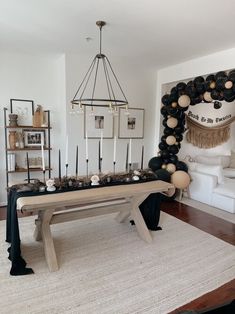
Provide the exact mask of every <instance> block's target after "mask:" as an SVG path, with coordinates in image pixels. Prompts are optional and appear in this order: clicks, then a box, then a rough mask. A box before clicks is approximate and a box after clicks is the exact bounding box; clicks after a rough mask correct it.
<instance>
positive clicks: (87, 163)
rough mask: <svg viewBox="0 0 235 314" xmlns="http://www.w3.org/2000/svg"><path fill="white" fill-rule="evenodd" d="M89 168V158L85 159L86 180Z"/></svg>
mask: <svg viewBox="0 0 235 314" xmlns="http://www.w3.org/2000/svg"><path fill="white" fill-rule="evenodd" d="M88 168H89V159H86V178H87V180H88V170H89V169H88Z"/></svg>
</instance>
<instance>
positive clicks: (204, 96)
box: [203, 92, 213, 102]
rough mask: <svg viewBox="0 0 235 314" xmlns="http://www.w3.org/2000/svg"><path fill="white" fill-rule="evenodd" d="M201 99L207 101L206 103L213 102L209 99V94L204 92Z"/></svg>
mask: <svg viewBox="0 0 235 314" xmlns="http://www.w3.org/2000/svg"><path fill="white" fill-rule="evenodd" d="M203 98H204V99H205V101H208V102H211V101H213V99H212V98H211V93H210V92H205V93H204V94H203Z"/></svg>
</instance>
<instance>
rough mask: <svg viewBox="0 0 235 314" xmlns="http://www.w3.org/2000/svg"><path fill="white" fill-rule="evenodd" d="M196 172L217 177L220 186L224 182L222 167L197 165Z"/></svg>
mask: <svg viewBox="0 0 235 314" xmlns="http://www.w3.org/2000/svg"><path fill="white" fill-rule="evenodd" d="M194 171H197V172H201V173H205V174H210V175H213V176H216V177H217V180H218V183H219V184H221V183H223V182H224V176H223V169H222V166H216V165H205V164H201V163H196V166H195V170H194Z"/></svg>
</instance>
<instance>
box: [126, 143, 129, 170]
mask: <svg viewBox="0 0 235 314" xmlns="http://www.w3.org/2000/svg"><path fill="white" fill-rule="evenodd" d="M128 157H129V143H127V147H126V172H128Z"/></svg>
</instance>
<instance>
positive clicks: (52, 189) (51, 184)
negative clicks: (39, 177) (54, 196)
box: [46, 179, 56, 192]
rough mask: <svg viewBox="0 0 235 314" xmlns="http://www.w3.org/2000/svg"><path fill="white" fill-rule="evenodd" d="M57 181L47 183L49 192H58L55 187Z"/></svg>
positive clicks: (50, 180)
mask: <svg viewBox="0 0 235 314" xmlns="http://www.w3.org/2000/svg"><path fill="white" fill-rule="evenodd" d="M54 184H55V180H53V179H49V180H47V181H46V186H47V191H48V192H54V191H55V190H56V187H55V186H54Z"/></svg>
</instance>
